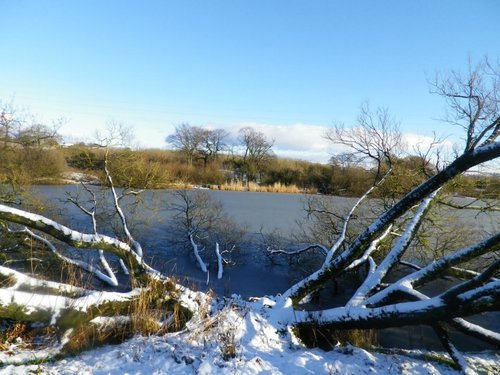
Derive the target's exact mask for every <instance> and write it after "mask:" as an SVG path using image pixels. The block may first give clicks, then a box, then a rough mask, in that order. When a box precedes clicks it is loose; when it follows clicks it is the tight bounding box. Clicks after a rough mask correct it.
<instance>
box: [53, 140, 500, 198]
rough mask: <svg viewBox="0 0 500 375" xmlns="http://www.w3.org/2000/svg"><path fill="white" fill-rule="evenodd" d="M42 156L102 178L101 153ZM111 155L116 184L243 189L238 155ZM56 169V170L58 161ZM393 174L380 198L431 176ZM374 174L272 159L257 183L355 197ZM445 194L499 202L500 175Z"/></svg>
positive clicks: (403, 167) (470, 180)
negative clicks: (190, 158)
mask: <svg viewBox="0 0 500 375" xmlns="http://www.w3.org/2000/svg"><path fill="white" fill-rule="evenodd" d="M47 152H49V153H51V154H52V158H55V159H57V157H55V156H56V155H59V157H64V161H65V163H66V164H67V167H68V168H70V169H72V170H75V171H82V172H85V173H90V174H95V175H96V176H98V177H102V176H101V175H100V173H101V171H102V167H103V164H104V157H105V155H104V153H105V152H104V150H103V149H100V148H93V147H89V146H84V145H79V146H72V147H68V148H64V149H60V150H58V151H57V152H55V150H47ZM110 155H111V156H110V163H109V165H110V168H111V172H112V173H113V175H114V176H115V178H114V179H115V182H116V183H117V184H120V185H125V186H138V187H143V186H142V185H141V184H142V183H143V182H144V181H148V184H149V185H148V186H147V187H150V188H162V187H169V186H172V185H175V184H179V183H180V184H188V185H189V184H190V185H203V186H214V187H216V186H220V185H224V184H231V183H233V184H234V183H236V182H239V183H240V184H242V185H245V184H247V183H248V181H244V180H242V174H241V172H240V170H239V168H240V166H241V163H242V159H243V158H242V156H241V155H229V154H221V155H219V157H218V158H217V159H215V160H212V161H211V162H210V163H208V164H207V163H205V161H204V160H193V161H192V163H187V162H186V159H185V155H184V154H183V153H182V152H180V151H173V150H130V149H115V150H113V152H112V153H111V154H110ZM55 165H61V161H60V160H59V161H57V162H56V163H55ZM46 169H47V168H46ZM54 169H56V168H54ZM393 169H394V172H393V174H392V175H391V177H390V178H389V180H388V181H387V182H386V183H385V184H384V185H383V186H381V187H380V188H379V191H378V193H377V194H378V195H379V196H380V195H383V196H388V195H392V196H394V197H396V196H398V195H401V194H403V193H404V192H405V191H407V189H408V188H409V187H411V186H414V185H416V184H419V183H421V182H422V181H424V180H425V179H426V176H429V175H432V174H433V173H434V172H433V169H432V168H431V167H430V166H429V165H428V164H426V163H423V161H422V159H421V158H419V157H417V156H409V157H406V158H402V159H396V160H395V162H394V166H393ZM375 174H376V171H375V170H370V169H366V168H363V167H361V166H359V165H354V164H348V163H347V164H345V163H344V164H341V163H339V162H336V161H334V160H332V162H331V163H329V164H320V163H312V162H308V161H301V160H292V159H284V158H279V157H276V156H273V157H270V158H269V159H268V160H267V161H266V163H265V164H264V165H263V166H262V168H261V171H260V173H259V178H258V181H257V183H258V185H261V186H271V185H276V184H279V185H281V186H283V187H291V186H292V187H294V188H296V191H304V192H310V193H321V194H332V195H340V196H359V195H361V194H362V193H363V192H365V191H366V190H367V189H368V188H369V187H370V186H371V185H372V184H373V180H374V178H375ZM449 189H451V190H452V191H453V192H455V193H457V194H461V195H467V196H482V197H488V198H495V197H499V196H500V176H494V175H483V176H479V175H477V176H474V175H467V176H460V177H458V178H457V179H456V180H455V181H454V183H453V184H452V185H450V187H449ZM284 191H286V189H284ZM290 191H293V190H290Z"/></svg>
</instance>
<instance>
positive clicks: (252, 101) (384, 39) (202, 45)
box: [0, 0, 500, 161]
mask: <svg viewBox="0 0 500 375" xmlns="http://www.w3.org/2000/svg"><path fill="white" fill-rule="evenodd" d="M0 7H1V9H2V22H1V23H0V33H1V35H2V41H1V42H0V45H1V52H0V99H1V100H3V101H9V100H10V99H11V98H14V102H15V104H16V105H18V106H21V107H28V108H29V109H30V111H31V112H32V113H34V114H35V115H37V116H38V117H41V118H42V119H45V120H48V119H51V118H54V117H61V116H63V117H65V118H67V120H68V121H67V123H66V125H65V126H64V127H63V128H62V129H61V132H62V133H64V134H66V135H68V134H73V135H75V136H76V137H77V138H78V137H91V136H92V135H93V133H94V130H95V129H99V128H103V127H104V126H105V124H106V122H107V121H109V120H111V119H113V120H116V121H122V122H124V123H126V124H130V125H132V126H133V127H134V129H135V134H136V136H137V142H138V143H139V144H141V145H142V146H151V147H165V143H164V138H165V137H166V136H167V135H168V134H169V133H171V132H172V130H173V127H174V126H175V125H176V124H179V123H181V122H189V123H191V124H193V125H206V126H214V127H225V128H227V129H230V130H234V131H236V130H237V129H238V128H240V127H241V126H243V125H247V124H251V125H253V126H255V127H256V128H258V129H259V130H262V131H264V132H265V133H266V134H268V135H269V136H270V137H273V138H275V139H276V149H277V151H279V152H282V154H283V155H288V156H293V155H295V156H297V157H302V158H309V159H314V160H322V161H324V160H326V159H327V154H328V152H329V151H330V150H329V149H328V147H327V145H325V144H324V141H323V140H322V139H321V133H322V131H323V130H324V129H325V128H326V127H328V126H330V125H331V124H332V123H333V122H335V121H340V122H345V123H346V124H348V125H349V124H353V123H354V122H355V119H356V116H357V113H358V111H359V107H360V105H361V103H362V102H363V101H364V100H369V101H370V102H371V104H372V106H374V107H376V106H383V107H388V108H389V109H390V112H391V113H392V115H393V116H394V117H396V118H397V119H399V120H400V121H401V126H402V130H403V131H404V132H406V133H413V134H422V135H424V136H429V135H431V134H432V132H433V131H437V132H438V133H439V134H443V135H451V137H453V136H455V137H458V132H459V130H458V129H455V128H450V127H448V126H446V125H445V124H443V123H442V122H439V121H437V119H438V118H439V117H440V116H442V115H443V107H444V103H443V102H442V100H441V99H440V98H439V97H437V96H433V95H430V94H429V85H428V83H427V78H429V77H430V78H432V77H433V76H434V74H435V72H436V71H447V70H449V69H463V68H465V65H466V63H467V59H468V57H469V56H470V57H472V59H476V60H477V59H479V58H481V57H482V56H484V55H488V56H489V57H490V58H492V59H498V58H499V57H500V53H499V52H500V44H499V40H500V31H499V30H498V16H499V15H500V2H499V1H495V0H491V1H472V0H470V1H459V0H454V1H342V2H341V1H333V0H331V1H305V0H304V1H273V0H269V1H264V0H262V1H229V0H228V1H188V0H186V1H180V0H179V1H124V0H122V1H110V0H108V1H78V0H74V1H63V0H61V1H56V0H53V1H44V0H36V1H23V0H18V1H12V0H0Z"/></svg>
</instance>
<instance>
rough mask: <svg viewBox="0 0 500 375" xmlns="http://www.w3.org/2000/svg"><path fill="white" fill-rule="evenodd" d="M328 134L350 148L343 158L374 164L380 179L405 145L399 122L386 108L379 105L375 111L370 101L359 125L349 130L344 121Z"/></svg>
mask: <svg viewBox="0 0 500 375" xmlns="http://www.w3.org/2000/svg"><path fill="white" fill-rule="evenodd" d="M325 137H326V138H327V139H328V140H330V141H331V142H332V143H335V144H340V145H343V146H346V147H347V148H348V149H349V150H350V151H348V152H344V153H343V154H342V159H343V160H346V159H349V160H350V162H352V161H357V162H363V161H369V162H372V163H374V164H375V166H376V168H377V173H376V179H378V178H381V173H382V168H383V167H384V166H386V167H387V168H390V167H391V166H392V159H393V158H394V157H395V156H397V155H399V154H400V153H401V150H402V146H403V144H402V136H401V132H400V130H399V123H398V122H397V121H396V120H394V119H393V118H392V117H391V116H390V115H389V111H388V110H387V109H386V108H378V109H377V110H376V111H375V112H373V111H372V110H371V109H370V106H369V104H368V103H367V102H365V103H364V104H363V105H362V106H361V113H360V115H359V117H358V123H357V124H356V126H354V127H353V128H350V129H347V128H346V127H345V126H344V125H343V124H338V125H336V126H335V127H333V128H332V129H330V130H328V131H327V133H326V134H325Z"/></svg>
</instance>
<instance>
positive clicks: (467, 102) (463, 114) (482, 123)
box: [431, 58, 500, 151]
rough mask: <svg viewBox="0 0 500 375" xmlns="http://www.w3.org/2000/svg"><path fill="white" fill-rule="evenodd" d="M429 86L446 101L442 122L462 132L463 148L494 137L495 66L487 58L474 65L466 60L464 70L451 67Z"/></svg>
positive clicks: (498, 128) (498, 82)
mask: <svg viewBox="0 0 500 375" xmlns="http://www.w3.org/2000/svg"><path fill="white" fill-rule="evenodd" d="M431 86H432V92H434V93H436V94H438V95H440V96H442V97H443V98H444V99H445V100H446V102H447V104H448V108H449V110H448V113H447V116H446V117H445V121H447V122H449V123H451V124H454V125H457V126H459V127H460V128H462V129H463V130H464V131H465V135H466V137H465V142H464V146H465V147H464V150H465V151H470V150H473V149H475V148H476V147H477V146H479V145H484V144H488V143H491V142H492V140H494V139H495V138H496V137H498V135H499V134H500V121H499V119H498V112H499V105H500V98H499V95H500V93H499V91H500V89H499V87H500V74H499V71H498V66H494V65H492V64H491V63H490V61H489V60H488V59H487V58H484V59H482V60H480V61H479V62H478V63H477V64H476V65H474V64H473V63H472V61H471V60H469V63H468V69H467V72H466V73H462V72H459V71H455V70H453V71H451V73H450V74H445V75H443V74H438V75H437V76H436V78H435V79H434V81H433V82H432V83H431ZM486 135H488V137H486Z"/></svg>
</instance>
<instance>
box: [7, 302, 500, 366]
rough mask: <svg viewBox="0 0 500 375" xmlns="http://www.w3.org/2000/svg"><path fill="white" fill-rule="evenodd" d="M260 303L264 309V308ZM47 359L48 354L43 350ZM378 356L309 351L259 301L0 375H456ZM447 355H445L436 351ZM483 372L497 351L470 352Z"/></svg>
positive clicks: (425, 359)
mask: <svg viewBox="0 0 500 375" xmlns="http://www.w3.org/2000/svg"><path fill="white" fill-rule="evenodd" d="M260 306H262V305H260ZM46 354H48V355H50V353H46ZM407 354H408V355H401V354H399V355H396V354H381V353H375V352H369V351H366V350H363V349H360V348H356V347H353V346H343V347H342V346H338V347H336V348H335V349H334V350H332V351H329V352H325V351H322V350H320V349H307V348H305V347H304V346H303V345H301V344H300V343H297V342H296V341H295V340H291V338H290V336H289V334H287V333H286V332H278V331H277V330H276V328H275V325H274V324H271V323H270V322H269V321H268V320H267V318H266V314H265V313H264V310H261V309H260V308H259V304H258V303H256V304H251V303H246V304H242V303H238V304H232V305H231V304H227V305H226V307H224V308H223V309H222V310H221V311H219V312H217V313H216V314H213V315H210V316H208V315H207V316H206V317H204V318H203V319H199V320H197V321H196V323H195V322H190V323H189V324H188V325H187V328H186V329H184V330H183V331H181V332H177V333H170V334H166V335H162V336H149V337H144V336H136V337H134V338H132V339H131V340H129V341H127V342H124V343H122V344H119V345H109V346H104V347H101V348H98V349H94V350H92V351H87V352H85V353H82V354H80V355H78V356H75V357H67V358H65V359H61V360H59V361H56V362H53V363H40V362H38V363H34V364H29V365H21V366H14V365H8V363H14V362H16V359H17V360H20V359H24V360H26V359H30V360H32V361H35V360H37V359H38V360H39V359H41V358H43V357H42V356H41V355H40V353H39V352H38V353H37V354H36V353H35V352H30V351H29V350H16V348H15V347H13V348H11V351H10V354H6V353H2V355H1V356H0V361H2V363H4V364H7V365H6V366H5V367H3V368H2V369H0V374H27V373H30V372H31V373H42V374H79V375H83V374H116V375H118V374H157V375H160V374H287V375H290V374H367V373H373V374H457V373H459V372H458V371H456V370H454V369H453V368H451V367H450V366H449V365H448V364H447V363H446V361H437V360H433V359H431V358H432V357H435V356H436V353H425V352H407ZM439 356H442V357H443V358H446V356H445V355H444V354H442V353H440V354H439ZM466 358H467V360H468V361H469V362H470V363H471V365H472V366H473V367H475V369H476V370H477V371H479V372H482V373H491V374H493V373H495V371H496V369H497V367H498V365H499V364H500V354H498V353H481V354H469V355H467V356H466Z"/></svg>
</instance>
